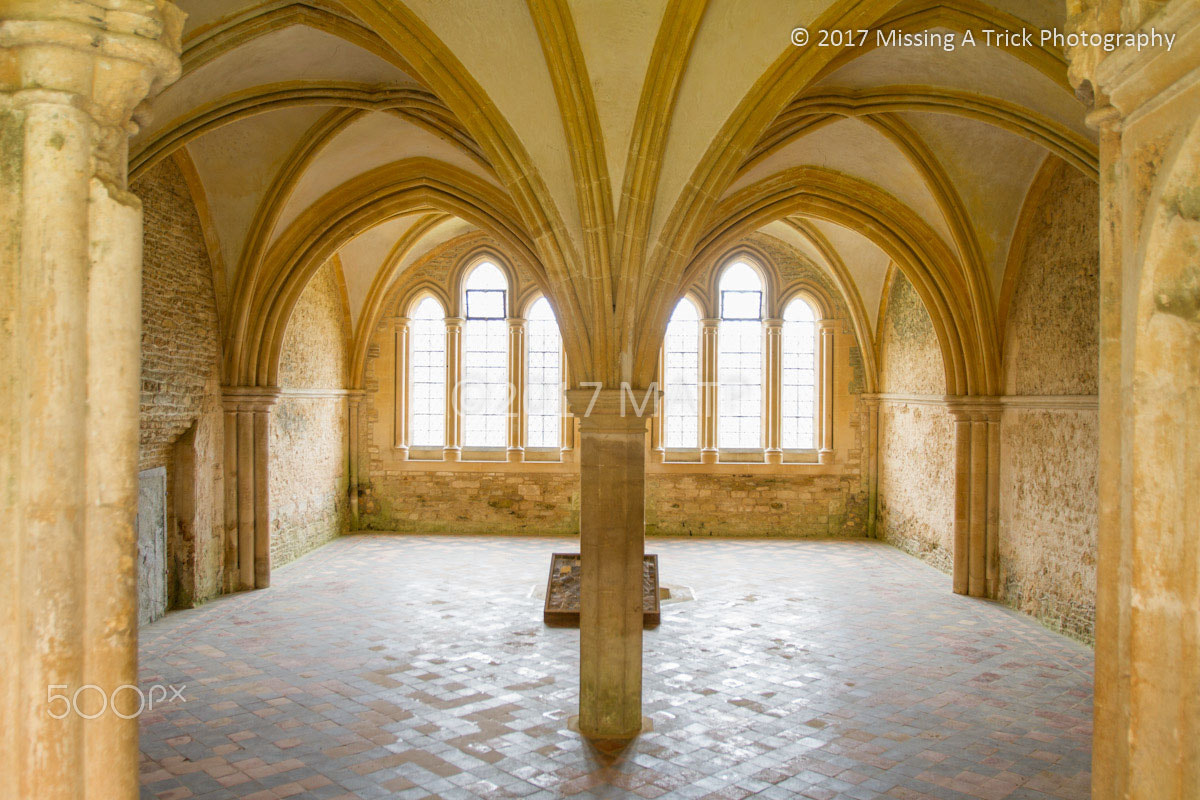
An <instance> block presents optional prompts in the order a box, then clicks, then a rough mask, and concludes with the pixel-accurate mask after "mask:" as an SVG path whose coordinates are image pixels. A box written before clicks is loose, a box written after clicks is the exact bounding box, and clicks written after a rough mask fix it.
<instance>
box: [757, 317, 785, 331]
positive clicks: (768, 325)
mask: <svg viewBox="0 0 1200 800" xmlns="http://www.w3.org/2000/svg"><path fill="white" fill-rule="evenodd" d="M762 324H763V329H764V330H766V331H768V332H771V333H776V332H780V331H782V330H783V318H782V317H767V318H766V319H764V320H763V321H762Z"/></svg>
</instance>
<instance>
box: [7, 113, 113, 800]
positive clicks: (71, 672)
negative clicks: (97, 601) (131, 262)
mask: <svg viewBox="0 0 1200 800" xmlns="http://www.w3.org/2000/svg"><path fill="white" fill-rule="evenodd" d="M17 113H18V114H20V115H21V117H22V118H21V119H19V121H17V122H16V123H15V124H14V125H13V128H14V130H10V131H8V133H9V140H8V141H7V142H5V143H4V144H5V147H6V153H5V157H6V159H7V158H11V159H12V160H11V163H14V164H18V165H21V166H23V168H24V171H23V173H20V177H21V178H23V181H22V182H21V183H20V184H19V187H18V186H14V187H13V188H14V189H15V190H16V191H15V192H14V194H16V195H17V196H18V198H19V199H18V200H17V203H18V204H19V205H18V206H17V207H18V208H20V217H19V219H18V220H17V222H18V226H17V227H16V228H15V229H13V231H14V232H19V236H20V244H19V245H18V248H19V250H18V252H17V253H14V254H13V255H15V256H16V259H15V260H14V261H9V262H7V263H6V264H5V265H4V270H5V275H4V280H5V282H6V283H7V284H8V286H6V287H5V288H6V289H7V288H9V287H11V290H10V291H5V292H3V293H2V294H0V303H2V304H3V312H4V313H3V314H2V315H0V316H2V318H3V319H6V320H12V325H11V328H8V326H0V336H3V337H4V338H5V340H7V341H8V342H11V345H10V347H8V348H6V349H7V350H8V353H6V356H8V358H6V359H5V361H4V363H3V364H0V369H3V370H4V373H5V380H4V382H3V385H5V386H6V387H7V386H11V387H12V388H11V389H10V390H9V391H11V394H10V396H9V397H8V398H6V400H7V401H8V402H5V403H3V404H0V415H2V416H3V427H2V428H0V430H3V432H4V435H6V436H7V435H8V434H9V432H12V434H13V437H14V438H12V439H11V440H9V441H10V445H9V446H7V447H5V448H4V452H3V455H4V457H5V458H6V459H12V461H13V462H14V463H12V465H11V467H10V468H9V469H6V470H5V471H6V473H7V475H6V477H7V478H8V482H7V483H6V486H5V487H4V490H5V491H6V495H5V506H6V509H5V510H6V514H5V516H6V517H10V515H11V517H10V518H11V520H12V521H13V522H14V523H15V524H16V525H17V526H18V528H17V530H18V531H19V532H17V533H16V534H15V535H12V534H10V533H9V532H8V531H7V530H5V531H4V532H3V533H2V534H0V535H3V536H4V537H5V538H6V542H5V545H6V551H7V552H6V554H5V561H6V562H7V563H6V564H5V566H6V567H9V568H11V569H12V572H11V573H10V572H8V571H7V570H6V574H12V575H14V576H15V579H16V581H17V582H18V585H19V590H18V591H17V592H14V595H13V600H14V603H15V604H14V606H12V611H11V613H12V615H13V617H14V623H15V630H14V631H13V632H12V633H11V634H10V636H14V637H15V646H13V647H12V648H11V649H9V650H8V651H7V655H8V656H9V657H11V658H14V659H15V660H16V662H17V664H16V665H14V666H15V669H14V670H13V673H12V674H13V675H14V676H17V675H19V676H20V681H17V680H12V681H9V682H10V683H12V684H13V686H12V688H11V690H9V689H8V687H5V689H6V692H7V691H11V692H12V694H13V695H14V696H12V697H11V699H7V702H6V707H8V708H12V704H15V705H16V708H15V709H13V713H11V714H6V716H7V717H9V719H11V721H12V722H13V723H15V725H14V726H13V727H11V728H9V730H7V731H4V734H5V739H6V740H7V741H6V742H5V745H4V746H3V747H0V751H6V750H9V749H10V748H11V749H12V752H14V753H16V754H17V755H16V758H15V761H16V764H15V773H14V774H15V776H17V777H18V778H19V779H20V783H19V784H18V785H17V790H16V791H15V792H13V793H12V794H11V796H13V797H37V798H39V799H40V798H49V799H50V800H57V799H58V798H68V797H69V798H78V797H81V796H82V792H80V791H77V790H78V789H79V788H81V786H80V780H81V778H82V771H83V767H84V764H85V760H84V759H85V755H84V743H83V720H82V719H81V718H80V717H79V716H78V715H76V714H74V713H73V712H72V713H68V714H67V715H66V717H65V718H64V719H61V720H57V719H54V718H52V717H51V716H50V714H49V713H48V710H47V706H46V694H47V687H50V686H56V685H61V686H64V689H61V690H57V691H58V692H59V693H62V692H64V691H65V692H73V691H74V690H75V689H76V688H78V687H80V686H82V685H84V684H87V683H90V681H89V680H87V679H86V676H85V675H84V653H85V641H86V640H85V638H84V636H85V633H84V614H85V611H86V599H87V597H86V584H85V568H86V558H85V538H84V532H85V522H84V514H85V506H86V504H87V502H88V497H87V494H86V489H85V487H86V486H87V477H88V476H87V474H86V472H85V465H86V452H85V447H84V446H82V445H83V442H84V441H85V433H86V426H85V421H86V409H87V406H86V389H87V384H86V378H87V365H88V362H87V353H88V349H87V333H88V327H87V307H88V300H87V285H88V244H89V225H88V175H89V174H90V172H91V164H90V163H89V161H90V158H91V151H92V136H93V132H92V124H91V122H90V121H89V120H88V118H87V117H86V115H85V114H83V112H81V111H79V110H77V109H75V108H72V107H70V106H69V105H66V104H60V103H49V102H48V103H29V104H26V105H25V106H24V107H23V108H21V109H20V111H18V112H17ZM22 123H23V124H22ZM13 140H16V141H21V146H19V147H15V143H14V141H13ZM51 142H56V143H57V146H55V145H52V144H51ZM12 149H16V150H17V152H11V150H12ZM20 168H21V167H17V169H20ZM4 177H5V179H10V178H9V177H8V176H4ZM11 177H12V178H17V177H18V176H16V175H14V176H11ZM5 238H7V237H5ZM133 430H134V431H135V432H136V426H135V427H134V429H133ZM134 435H135V436H136V433H134ZM9 486H13V487H14V488H13V489H9V488H8V487H9ZM8 492H11V494H8ZM10 504H11V505H10ZM5 527H6V528H7V526H5ZM10 536H11V537H12V538H9V537H10ZM9 548H11V549H9ZM131 566H132V565H131ZM7 617H8V614H5V618H6V619H5V622H4V624H6V625H8V624H10V623H9V622H8V621H7ZM18 683H19V684H20V685H17V684H18ZM56 706H57V704H56ZM55 711H56V712H58V711H60V709H58V708H57V707H56V708H55ZM2 779H3V778H0V780H2Z"/></svg>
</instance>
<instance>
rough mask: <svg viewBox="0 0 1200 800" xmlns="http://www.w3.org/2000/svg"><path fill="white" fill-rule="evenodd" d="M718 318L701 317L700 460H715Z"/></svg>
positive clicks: (718, 343)
mask: <svg viewBox="0 0 1200 800" xmlns="http://www.w3.org/2000/svg"><path fill="white" fill-rule="evenodd" d="M720 330H721V320H719V319H714V318H711V317H706V318H705V319H702V320H700V461H701V462H702V463H704V464H715V463H717V460H718V457H719V454H720V450H719V449H718V448H717V354H718V352H719V345H720V340H719V338H718V337H719V335H720Z"/></svg>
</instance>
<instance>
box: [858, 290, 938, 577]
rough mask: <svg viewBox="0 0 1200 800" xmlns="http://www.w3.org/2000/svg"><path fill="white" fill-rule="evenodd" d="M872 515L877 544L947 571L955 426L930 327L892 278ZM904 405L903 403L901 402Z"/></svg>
mask: <svg viewBox="0 0 1200 800" xmlns="http://www.w3.org/2000/svg"><path fill="white" fill-rule="evenodd" d="M880 344H881V347H880V388H881V389H882V391H883V392H884V393H887V394H893V395H898V396H899V397H897V398H893V399H885V400H884V401H883V402H881V403H880V407H879V508H878V519H877V523H876V530H877V532H878V535H879V536H880V537H881V538H883V539H884V540H886V541H888V542H890V543H892V544H894V545H896V546H897V547H899V548H901V549H902V550H905V551H907V552H909V553H912V554H913V555H916V556H918V557H920V558H922V559H924V560H926V561H928V562H929V563H930V564H933V565H934V566H936V567H937V568H938V569H941V570H944V571H949V570H950V566H951V562H952V556H953V543H954V538H953V537H954V421H953V418H952V417H951V415H950V413H949V412H948V411H947V410H946V409H945V407H944V406H942V405H940V404H938V403H937V402H934V401H933V399H932V398H927V399H924V401H923V400H922V398H920V397H919V396H921V395H927V396H939V395H943V394H944V393H945V391H946V379H945V372H944V370H943V367H942V355H941V350H940V349H939V347H938V343H937V337H936V335H935V333H934V329H933V322H932V320H930V318H929V313H928V312H927V311H926V310H925V306H924V305H923V304H922V303H921V299H920V297H919V296H918V295H917V292H916V290H915V289H914V288H913V286H912V284H911V283H909V281H908V280H907V279H906V278H905V277H904V275H903V274H902V273H900V272H899V271H897V272H896V273H895V275H894V276H893V278H892V282H891V286H890V287H889V290H888V296H887V304H886V310H885V312H884V316H883V318H882V320H881V321H880ZM904 398H909V399H907V400H906V399H904Z"/></svg>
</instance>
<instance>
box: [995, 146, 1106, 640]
mask: <svg viewBox="0 0 1200 800" xmlns="http://www.w3.org/2000/svg"><path fill="white" fill-rule="evenodd" d="M1030 202H1032V203H1034V204H1035V206H1034V207H1033V208H1032V210H1031V213H1030V215H1029V217H1028V223H1029V228H1028V230H1027V232H1026V236H1025V240H1024V249H1023V252H1022V253H1021V254H1020V260H1019V261H1018V262H1017V263H1018V265H1019V269H1020V272H1019V274H1018V276H1017V282H1016V284H1015V286H1014V289H1013V292H1012V299H1011V305H1010V308H1009V309H1008V315H1007V330H1006V332H1005V354H1004V356H1005V362H1004V364H1005V377H1006V383H1007V390H1008V393H1009V394H1011V395H1017V396H1019V397H1020V398H1021V399H1022V402H1023V404H1024V403H1031V404H1032V405H1030V406H1028V407H1025V406H1024V405H1022V406H1015V405H1010V406H1009V407H1008V408H1007V409H1006V410H1005V412H1004V419H1003V423H1002V428H1001V431H1002V432H1001V464H1000V470H1001V471H1000V476H1001V478H1000V479H1001V484H1000V530H1001V538H1000V573H1001V574H1000V580H1001V589H1002V591H1003V599H1004V600H1005V601H1006V602H1008V603H1010V604H1011V605H1013V606H1014V607H1016V608H1018V609H1020V610H1021V611H1024V612H1026V613H1029V614H1032V615H1034V616H1035V617H1037V618H1038V619H1040V620H1042V621H1043V622H1044V623H1046V624H1047V625H1049V626H1050V627H1052V628H1055V629H1058V630H1062V631H1064V632H1066V633H1069V634H1071V635H1073V636H1076V637H1078V638H1081V639H1083V640H1086V641H1090V640H1091V638H1092V631H1093V625H1094V620H1095V597H1096V514H1097V500H1098V483H1097V480H1098V478H1097V466H1098V458H1099V439H1098V437H1099V429H1098V419H1097V411H1096V410H1095V409H1094V408H1087V407H1086V406H1087V403H1086V402H1079V401H1076V402H1073V403H1072V402H1067V403H1063V402H1062V400H1061V398H1062V396H1064V395H1066V396H1075V397H1079V398H1085V397H1089V396H1093V395H1095V393H1096V386H1097V372H1098V367H1099V363H1098V349H1097V348H1098V342H1099V334H1098V330H1097V325H1098V318H1099V300H1098V290H1099V251H1098V242H1099V236H1098V231H1097V218H1098V213H1099V211H1098V207H1097V202H1098V201H1097V198H1096V185H1095V184H1094V183H1092V182H1091V181H1090V180H1088V179H1087V178H1085V177H1083V176H1082V175H1080V174H1079V173H1078V172H1077V171H1076V170H1074V169H1072V168H1070V167H1069V166H1067V165H1066V164H1063V163H1061V162H1060V163H1059V164H1058V165H1057V166H1056V167H1054V171H1053V173H1052V174H1051V175H1050V176H1049V180H1048V182H1047V184H1046V187H1045V191H1044V193H1043V194H1042V196H1041V197H1034V198H1031V199H1030ZM1056 396H1057V398H1060V399H1056ZM1039 398H1041V402H1040V403H1039ZM1079 406H1083V407H1082V408H1080V407H1079Z"/></svg>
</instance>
